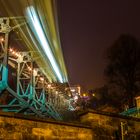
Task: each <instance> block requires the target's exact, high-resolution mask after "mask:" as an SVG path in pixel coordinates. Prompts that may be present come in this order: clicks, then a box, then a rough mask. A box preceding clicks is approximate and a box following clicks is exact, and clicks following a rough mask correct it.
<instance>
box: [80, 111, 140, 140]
mask: <svg viewBox="0 0 140 140" xmlns="http://www.w3.org/2000/svg"><path fill="white" fill-rule="evenodd" d="M80 116H81V117H80V118H81V122H82V123H85V124H88V125H91V126H92V128H93V132H94V134H93V139H95V140H120V139H121V137H122V134H123V138H124V140H140V119H138V118H132V117H125V116H122V115H117V114H113V113H106V112H99V111H93V110H88V111H86V112H84V113H81V114H80ZM122 131H123V132H122Z"/></svg>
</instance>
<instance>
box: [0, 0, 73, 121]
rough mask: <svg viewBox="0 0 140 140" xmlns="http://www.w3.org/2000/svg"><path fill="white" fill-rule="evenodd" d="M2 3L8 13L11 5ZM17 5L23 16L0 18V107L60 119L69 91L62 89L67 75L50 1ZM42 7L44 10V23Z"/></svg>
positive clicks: (66, 103) (65, 84)
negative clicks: (20, 7)
mask: <svg viewBox="0 0 140 140" xmlns="http://www.w3.org/2000/svg"><path fill="white" fill-rule="evenodd" d="M9 2H10V1H9ZM17 2H18V1H17ZM2 4H3V7H2V8H4V10H5V12H7V13H8V14H10V13H11V9H10V8H11V7H12V6H13V8H14V5H13V4H11V3H9V4H11V7H8V6H7V5H8V4H6V3H4V2H2ZM42 4H44V6H43V7H42V9H41V6H42ZM19 6H23V7H24V8H22V10H23V11H22V10H21V11H22V13H25V15H24V14H21V15H20V17H19V15H18V17H17V13H16V14H15V13H14V12H13V13H12V15H13V17H6V18H5V17H2V18H0V108H1V109H2V110H3V111H6V112H16V113H24V114H26V115H37V116H40V117H49V118H54V119H58V120H62V119H63V118H62V116H61V112H63V111H67V110H69V108H72V106H71V103H70V101H71V100H70V97H69V96H68V95H70V94H69V91H66V90H65V89H66V87H67V86H68V83H67V74H66V68H65V64H64V60H63V55H62V50H61V47H60V41H59V34H58V29H57V24H56V22H55V21H56V20H55V19H56V17H55V15H54V13H53V12H54V9H53V8H54V1H53V2H52V1H50V0H48V2H44V3H43V2H39V1H36V3H35V2H31V3H28V5H26V6H25V3H20V4H19ZM48 6H49V7H48ZM43 8H45V9H47V8H48V9H47V10H46V12H47V14H46V21H47V22H46V21H45V19H44V18H43V16H44V15H43V14H44V13H42V10H44V9H43ZM12 10H13V9H12ZM18 10H19V9H18ZM13 11H14V10H13ZM33 13H34V14H33ZM10 15H11V14H10ZM25 17H26V18H25ZM32 19H33V21H32ZM34 23H35V24H34ZM36 25H40V26H37V27H36ZM38 29H40V30H38ZM40 37H41V38H40ZM42 38H43V40H41V39H42ZM48 52H49V53H48Z"/></svg>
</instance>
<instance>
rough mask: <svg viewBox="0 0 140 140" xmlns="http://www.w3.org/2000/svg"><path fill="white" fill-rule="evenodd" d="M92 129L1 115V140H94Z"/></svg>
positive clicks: (13, 115)
mask: <svg viewBox="0 0 140 140" xmlns="http://www.w3.org/2000/svg"><path fill="white" fill-rule="evenodd" d="M92 134H93V133H92V130H91V128H90V127H88V126H85V125H81V124H77V123H64V122H58V121H52V120H46V119H38V118H33V117H28V116H23V115H17V114H12V113H0V140H6V139H8V140H92V139H93V138H92Z"/></svg>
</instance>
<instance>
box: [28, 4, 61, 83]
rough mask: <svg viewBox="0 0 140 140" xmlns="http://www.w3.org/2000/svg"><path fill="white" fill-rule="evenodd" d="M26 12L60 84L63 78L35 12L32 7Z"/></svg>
mask: <svg viewBox="0 0 140 140" xmlns="http://www.w3.org/2000/svg"><path fill="white" fill-rule="evenodd" d="M26 12H27V16H28V17H29V20H30V23H31V26H33V27H34V29H35V31H36V35H37V39H38V41H39V42H40V44H41V46H42V48H43V50H44V52H45V54H46V55H47V57H48V59H49V61H50V63H51V65H52V67H53V70H54V72H55V73H56V75H57V77H58V79H59V81H60V82H61V83H63V78H62V75H61V73H60V69H59V66H58V64H57V62H56V60H55V58H54V56H53V53H52V51H51V49H50V45H49V43H48V40H47V38H46V36H45V34H44V31H43V29H42V27H41V24H40V22H39V19H38V16H37V14H36V12H35V9H34V7H33V6H30V7H27V9H26Z"/></svg>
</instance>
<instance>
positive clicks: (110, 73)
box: [105, 35, 140, 107]
mask: <svg viewBox="0 0 140 140" xmlns="http://www.w3.org/2000/svg"><path fill="white" fill-rule="evenodd" d="M106 56H107V59H108V64H107V67H106V69H105V75H106V77H107V79H108V83H109V85H113V86H115V88H116V87H117V88H118V89H119V91H121V92H120V93H118V94H120V96H121V97H122V101H124V102H128V104H129V106H130V107H132V105H133V99H134V96H135V95H136V94H137V93H138V91H139V89H140V42H139V41H138V40H137V39H136V38H134V37H133V36H131V35H121V36H120V37H119V38H118V39H117V40H116V41H115V43H114V44H113V45H112V46H111V47H110V48H108V50H107V53H106ZM123 99H124V100H123Z"/></svg>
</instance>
